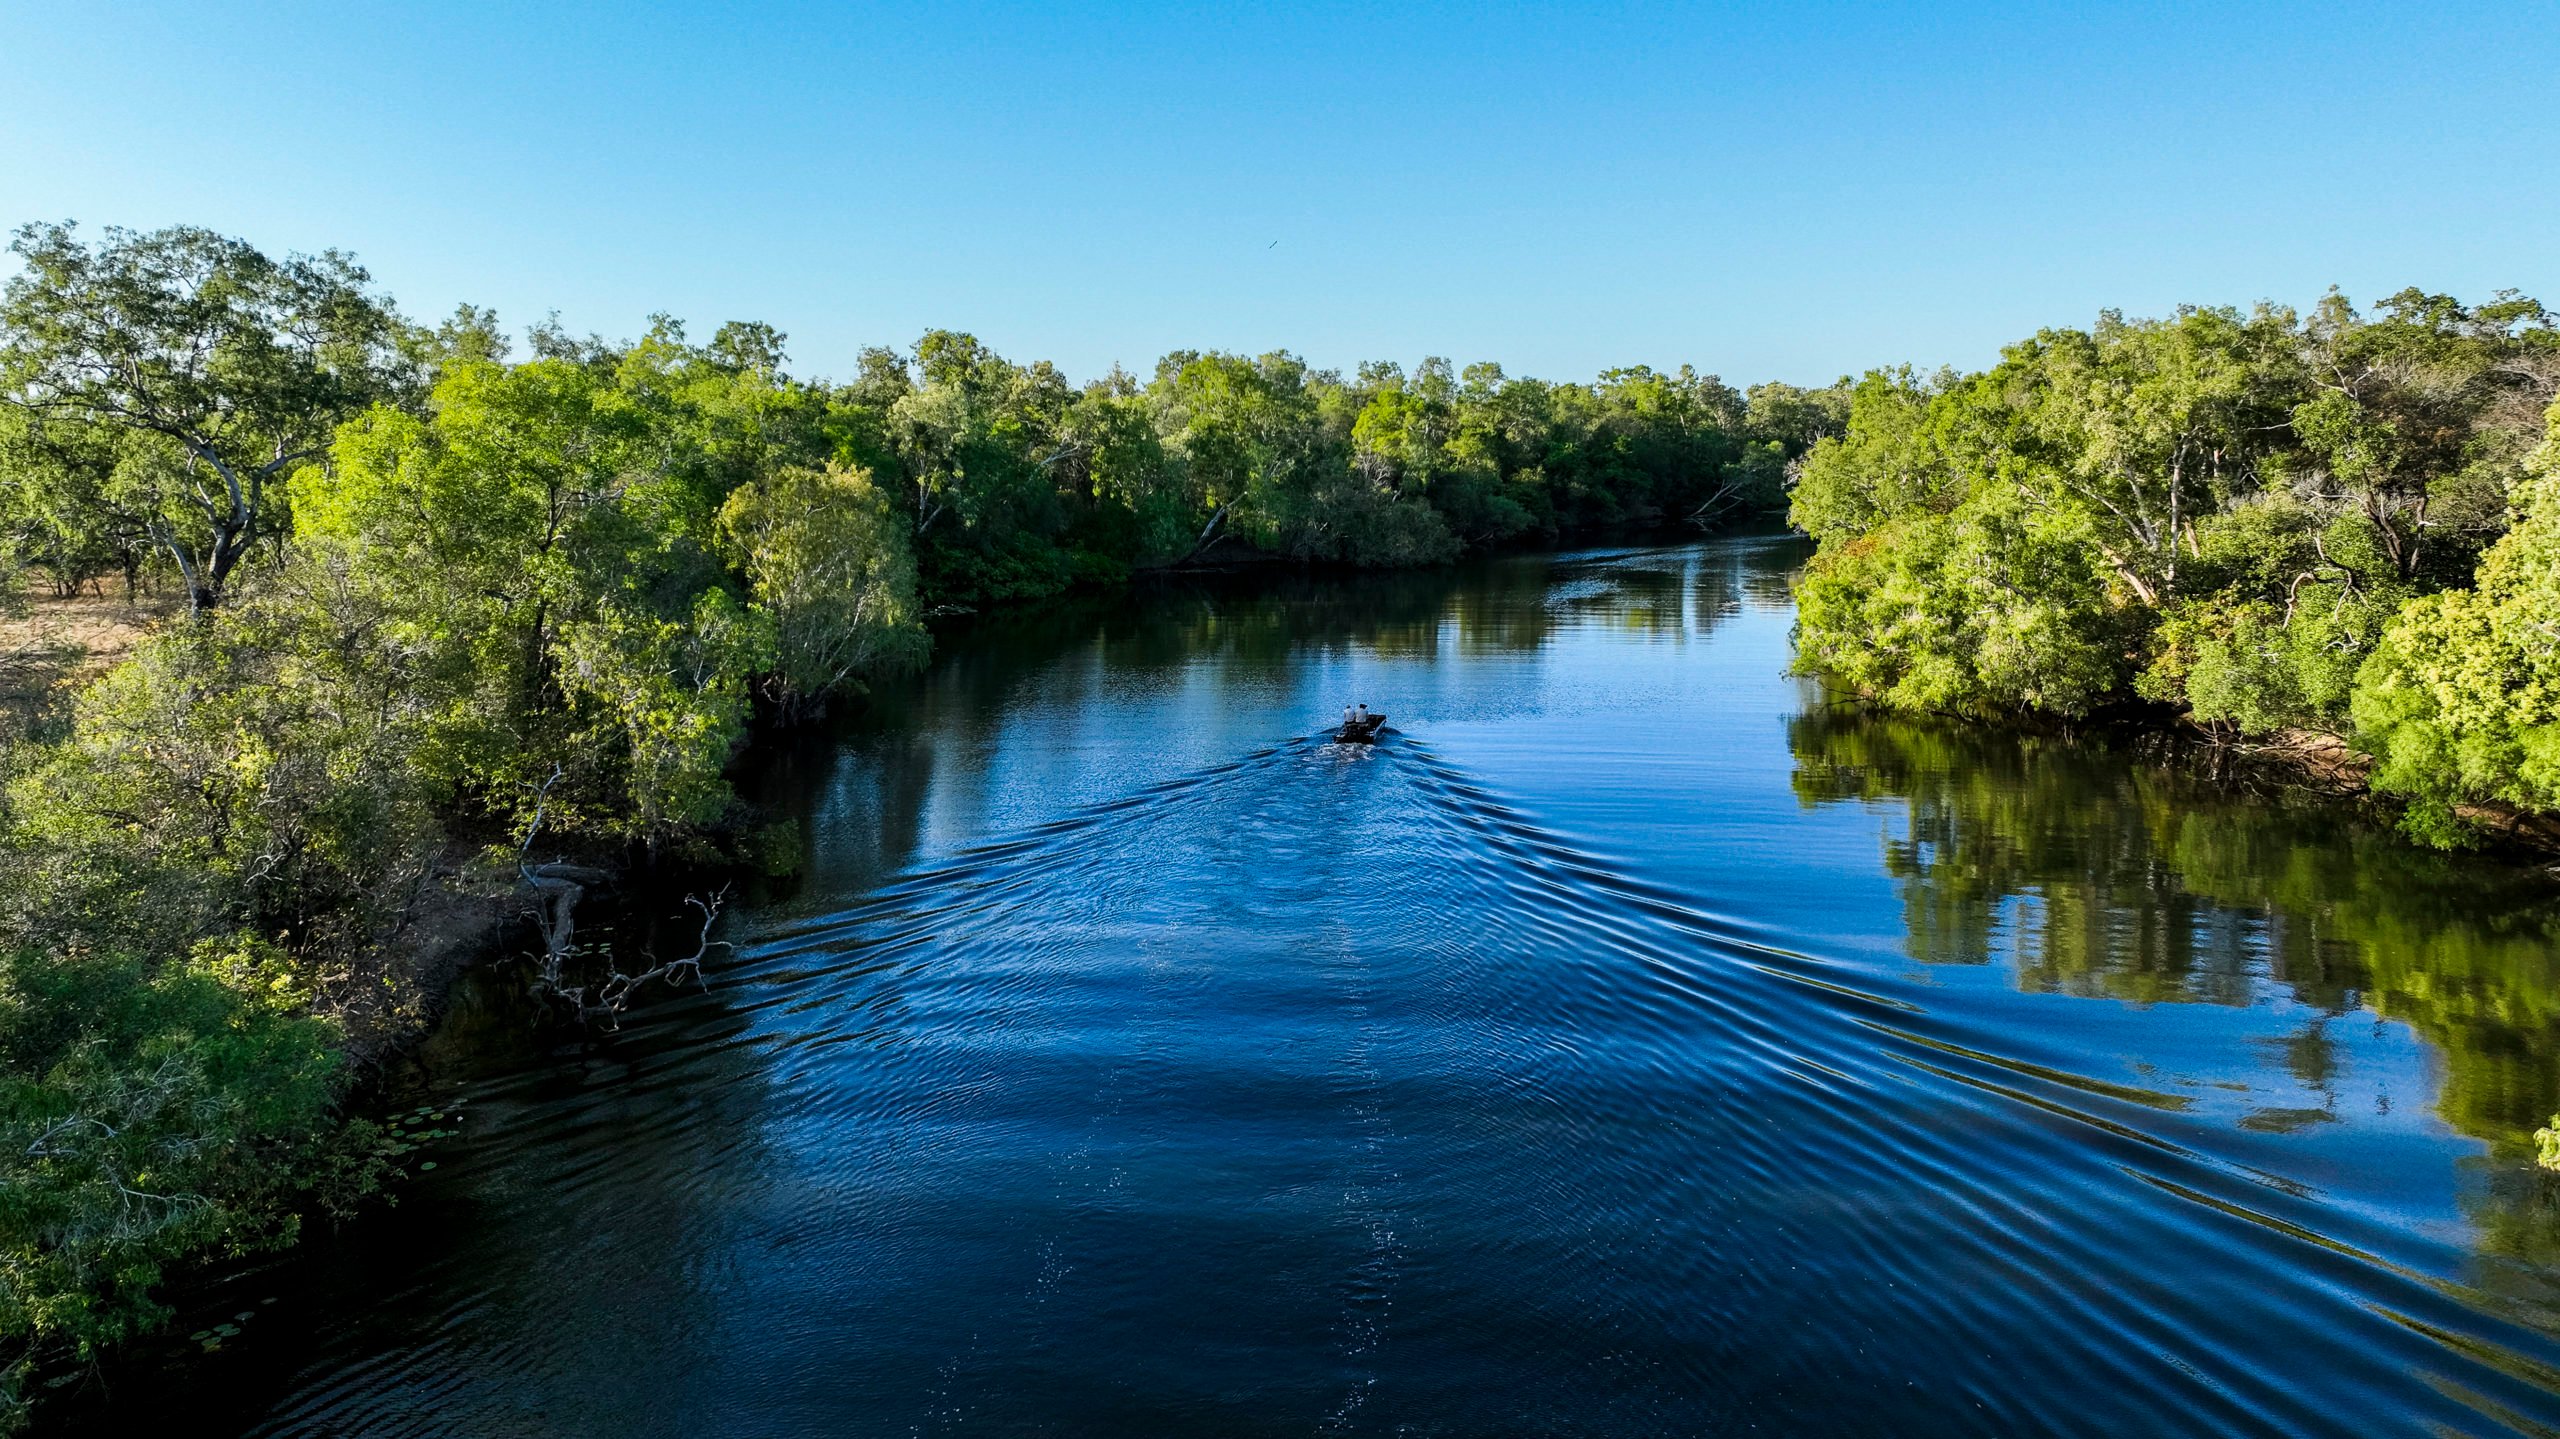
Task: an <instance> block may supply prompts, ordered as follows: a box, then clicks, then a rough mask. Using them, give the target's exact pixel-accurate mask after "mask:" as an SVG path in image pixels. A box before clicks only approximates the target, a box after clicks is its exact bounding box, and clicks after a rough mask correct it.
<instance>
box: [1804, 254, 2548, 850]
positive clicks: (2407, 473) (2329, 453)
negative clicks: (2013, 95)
mask: <svg viewBox="0 0 2560 1439" xmlns="http://www.w3.org/2000/svg"><path fill="white" fill-rule="evenodd" d="M2556 393H2560V330H2555V328H2554V317H2553V316H2552V314H2551V313H2550V312H2549V311H2547V310H2545V309H2544V308H2543V307H2542V306H2541V305H2540V304H2538V303H2536V302H2535V301H2533V300H2530V299H2525V298H2523V297H2521V296H2517V295H2513V294H2504V295H2500V296H2499V297H2497V298H2495V299H2493V300H2491V301H2490V302H2488V303H2485V304H2480V305H2466V304H2463V303H2461V302H2459V301H2457V300H2455V299H2453V298H2451V297H2448V296H2444V295H2434V294H2428V293H2425V292H2423V291H2419V290H2414V289H2412V290H2405V291H2402V292H2401V293H2399V294H2396V295H2393V296H2391V297H2390V298H2388V299H2386V300H2384V301H2383V302H2382V303H2381V304H2379V305H2377V306H2376V307H2374V309H2373V311H2372V312H2371V313H2370V314H2367V313H2362V312H2359V311H2358V310H2356V309H2355V308H2354V307H2353V306H2352V305H2350V304H2349V302H2348V301H2347V300H2346V299H2345V298H2344V297H2342V296H2339V295H2337V294H2334V293H2333V294H2331V295H2330V296H2328V297H2327V298H2326V299H2324V300H2322V301H2321V302H2320V303H2319V304H2318V305H2316V306H2314V307H2313V308H2312V309H2311V310H2310V311H2309V312H2308V313H2299V312H2296V311H2294V310H2291V309H2287V308H2284V307H2280V306H2275V305H2261V306H2259V307H2257V308H2255V309H2254V310H2250V311H2246V312H2244V311H2241V310H2237V309H2229V308H2206V307H2189V308H2185V309H2181V310H2179V311H2178V312H2177V313H2176V314H2175V315H2174V316H2172V317H2170V318H2167V319H2162V320H2126V319H2124V318H2123V317H2122V316H2120V315H2117V314H2114V313H2109V314H2106V315H2103V316H2101V317H2100V319H2099V321H2098V323H2097V324H2096V325H2095V326H2093V327H2092V328H2090V329H2088V330H2076V329H2052V330H2045V331H2042V332H2040V333H2038V334H2037V335H2036V336H2034V337H2033V338H2032V339H2028V340H2024V341H2021V342H2019V343H2018V344H2015V345H2012V346H2010V347H2009V348H2008V349H2007V350H2005V351H2004V352H2003V353H2002V356H2001V359H2000V362H1999V363H1998V364H1997V365H1994V366H1992V367H1991V368H1990V369H1987V370H1985V371H1982V372H1981V373H1978V374H1957V373H1954V372H1947V371H1942V372H1940V373H1938V374H1935V375H1928V376H1923V375H1919V374H1915V373H1914V372H1912V371H1911V370H1910V369H1908V368H1903V369H1890V370H1876V371H1872V372H1870V373H1868V374H1867V375H1866V376H1865V377H1864V378H1862V379H1861V380H1859V381H1858V382H1857V384H1856V385H1855V387H1854V389H1853V391H1852V393H1851V396H1850V400H1849V413H1848V422H1847V427H1846V429H1845V431H1844V432H1843V433H1841V434H1839V435H1836V436H1824V437H1821V438H1820V439H1819V440H1818V441H1817V442H1816V443H1814V444H1813V445H1811V446H1810V448H1809V450H1808V452H1807V454H1806V455H1805V457H1804V459H1803V460H1802V462H1801V464H1800V465H1799V467H1798V473H1797V476H1796V483H1795V485H1794V487H1793V490H1792V493H1791V497H1790V506H1791V507H1790V513H1791V515H1792V516H1793V519H1794V521H1795V523H1796V525H1797V526H1798V527H1800V528H1801V529H1803V530H1804V531H1806V532H1807V533H1808V534H1810V535H1812V536H1813V537H1814V539H1815V540H1816V541H1817V542H1818V551H1817V553H1816V555H1815V557H1814V559H1813V561H1812V563H1811V565H1810V567H1809V569H1808V570H1807V572H1806V575H1805V577H1804V579H1803V581H1802V583H1801V586H1800V590H1799V600H1800V606H1801V607H1800V611H1799V614H1800V626H1799V631H1798V653H1799V662H1800V663H1801V664H1802V665H1803V666H1804V667H1805V668H1807V669H1809V670H1811V671H1813V672H1816V673H1819V674H1822V675H1824V676H1827V677H1829V678H1830V679H1831V680H1832V681H1833V682H1835V683H1837V684H1839V685H1841V686H1843V687H1845V688H1847V689H1849V690H1852V691H1854V692H1855V693H1857V694H1859V695H1861V696H1864V697H1866V698H1868V699H1870V700H1872V701H1874V702H1877V703H1879V704H1881V705H1882V706H1884V707H1885V708H1887V709H1890V710H1898V711H1903V712H1933V713H1941V714H1952V715H1972V716H1984V715H2006V716H2035V715H2040V716H2051V717H2061V718H2064V719H2080V718H2085V717H2088V716H2091V715H2095V714H2099V713H2102V712H2105V711H2109V710H2114V709H2123V708H2127V707H2135V706H2149V707H2156V708H2162V709H2166V710H2169V711H2172V712H2175V713H2176V714H2179V715H2181V716H2183V717H2185V718H2187V719H2189V720H2192V721H2193V722H2195V723H2196V724H2199V725H2202V726H2205V727H2207V728H2208V729H2211V730H2214V731H2216V732H2218V733H2221V734H2224V735H2227V736H2231V737H2234V738H2243V739H2246V738H2263V737H2268V736H2299V735H2302V734H2306V733H2307V734H2311V735H2321V736H2330V737H2334V738H2336V739H2338V740H2343V741H2345V742H2346V743H2348V744H2349V745H2352V746H2354V747H2355V748H2356V749H2357V750H2359V751H2360V752H2361V754H2362V755H2363V756H2364V757H2365V758H2366V759H2367V760H2369V762H2370V764H2371V782H2372V783H2373V785H2374V786H2375V787H2376V788H2378V789H2380V790H2382V791H2384V792H2387V793H2390V794H2393V795H2396V796H2398V797H2400V798H2401V799H2402V800H2405V801H2406V806H2407V807H2406V810H2405V818H2404V827H2405V828H2406V829H2407V830H2408V831H2409V832H2410V833H2411V834H2412V835H2413V836H2415V837H2417V838H2419V839H2421V840H2424V841H2427V842H2430V843H2434V844H2439V845H2461V844H2465V843H2468V842H2470V841H2471V840H2472V839H2474V838H2476V836H2477V834H2478V831H2479V825H2478V823H2477V822H2478V821H2479V820H2480V819H2482V818H2483V817H2484V816H2497V815H2500V814H2504V815H2508V816H2512V815H2515V814H2517V813H2521V814H2523V815H2526V816H2528V817H2530V816H2536V815H2539V816H2546V817H2547V816H2550V815H2552V814H2554V813H2555V812H2560V410H2554V409H2553V408H2552V406H2553V401H2554V398H2555V394H2556Z"/></svg>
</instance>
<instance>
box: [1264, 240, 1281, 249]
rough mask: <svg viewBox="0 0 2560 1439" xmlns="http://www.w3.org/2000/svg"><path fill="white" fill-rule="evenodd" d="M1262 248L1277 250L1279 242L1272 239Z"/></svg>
mask: <svg viewBox="0 0 2560 1439" xmlns="http://www.w3.org/2000/svg"><path fill="white" fill-rule="evenodd" d="M1263 248H1264V249H1267V250H1277V249H1279V248H1280V242H1279V241H1277V240H1274V241H1272V242H1271V243H1270V244H1268V245H1266V246H1264V247H1263Z"/></svg>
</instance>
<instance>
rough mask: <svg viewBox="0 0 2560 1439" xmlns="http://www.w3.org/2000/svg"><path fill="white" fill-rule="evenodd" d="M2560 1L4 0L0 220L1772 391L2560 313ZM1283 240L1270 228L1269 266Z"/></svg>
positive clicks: (626, 321)
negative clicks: (2012, 353)
mask: <svg viewBox="0 0 2560 1439" xmlns="http://www.w3.org/2000/svg"><path fill="white" fill-rule="evenodd" d="M2555 77H2560V5H2552V4H2548V3H2523V4H2512V3H2511V4H2503V5H2469V4H2461V3H2428V4H2400V5H2390V6H2367V5H2356V4H2329V5H2321V6H2290V5H2250V4H2244V3H2225V4H2217V5H2152V6H2142V7H2133V6H2095V5H2091V6H2067V7H2066V6H2049V7H2048V6H2036V7H2027V6H2007V5H1994V4H1975V5H1968V6H1964V7H1961V8H1952V7H1951V8H1948V9H1944V10H1942V9H1939V8H1937V7H1921V6H1882V5H1872V6H1848V5H1838V6H1830V5H1781V4H1762V5H1735V6H1720V7H1705V6H1699V7H1672V6H1591V5H1573V6H1561V5H1559V6H1546V7H1521V8H1502V9H1500V10H1498V11H1496V10H1495V9H1494V7H1473V6H1464V7H1462V6H1449V7H1426V6H1376V7H1369V6H1323V7H1316V6H1295V7H1273V6H1252V5H1238V4H1228V5H1203V6H1196V7H1169V6H1141V5H1121V6H1113V7H1109V8H1103V7H1094V8H1081V7H1079V8H1069V7H1063V6H1020V5H985V6H976V7H970V8H967V9H960V8H956V7H955V8H950V9H939V8H937V9H936V10H934V11H932V12H931V13H925V12H922V11H920V10H917V9H913V8H903V7H902V8H896V9H890V8H882V9H876V10H874V9H869V8H865V7H861V6H854V5H780V4H777V5H765V6H745V5H738V6H721V7H715V6H707V5H705V6H681V7H680V6H667V5H648V4H637V3H624V4H612V5H601V4H600V5H522V4H485V5H483V4H466V3H451V4H440V5H421V6H398V7H394V6H389V5H370V4H350V3H340V4H330V5H316V4H315V5H287V4H251V3H241V4H233V5H224V6H209V5H202V4H183V5H181V4H169V5H147V4H123V5H107V4H100V5H94V6H92V5H80V6H70V5H37V4H32V3H26V0H15V3H6V4H0V95H6V96H7V97H8V98H7V99H6V100H5V101H0V219H5V220H6V221H7V222H8V223H11V224H15V223H18V222H20V221H23V220H28V219H37V218H44V219H60V218H77V219H79V220H80V221H82V222H83V224H84V225H88V226H97V225H104V224H124V225H130V226H137V227H149V226H157V225H163V224H169V223H174V222H181V221H183V222H190V223H196V224H203V225H209V226H212V227H215V228H217V229H221V230H224V231H227V232H230V233H234V234H238V235H242V236H245V237H247V238H249V239H251V240H253V241H255V242H257V243H259V244H260V245H262V246H265V247H267V248H270V249H274V250H283V249H315V248H320V247H324V246H331V245H335V246H338V247H341V248H345V249H350V250H353V251H354V252H356V254H357V255H358V256H359V257H360V258H361V259H363V260H364V261H365V262H366V263H367V264H368V265H369V266H370V267H371V268H372V270H373V272H374V274H375V275H376V277H377V278H378V279H379V280H380V281H381V282H382V283H383V285H384V286H385V287H387V288H388V289H389V290H390V291H391V292H392V293H393V294H395V295H396V296H397V297H398V298H399V300H400V301H401V303H402V305H403V307H404V308H405V309H406V310H408V311H409V312H410V313H411V314H413V315H419V316H428V315H434V314H438V313H441V312H444V311H447V310H449V309H450V308H451V307H452V306H453V304H454V303H456V302H457V301H461V300H471V301H475V302H478V303H482V304H487V305H492V306H495V307H496V308H497V309H498V310H499V312H500V314H501V315H502V317H504V318H505V319H506V320H507V321H509V322H510V323H511V324H515V325H521V324H522V323H524V322H526V321H529V320H532V319H535V318H538V317H539V316H540V315H542V314H543V313H544V312H546V311H549V310H554V309H556V310H558V311H559V312H560V314H561V317H562V319H563V321H564V322H565V323H567V324H568V325H569V326H570V327H571V328H573V329H577V330H598V331H602V332H604V333H606V334H609V335H630V334H632V333H635V332H636V331H637V330H638V329H639V328H640V327H641V325H642V324H643V320H644V317H645V316H646V315H647V314H648V313H649V312H651V311H653V310H667V311H670V312H672V313H674V314H676V315H678V316H680V317H683V318H685V319H686V320H688V321H689V322H691V323H692V324H693V325H694V326H695V330H696V333H698V334H707V333H708V332H709V329H710V327H712V326H714V325H716V324H717V323H719V322H720V321H722V320H724V319H737V318H755V319H765V320H769V321H771V322H773V323H774V324H776V325H779V326H780V327H781V328H783V329H784V330H785V331H787V332H789V334H790V335H791V350H792V353H793V355H794V357H795V361H796V363H795V366H794V368H795V369H796V370H799V371H801V372H803V373H819V374H841V373H845V372H848V371H850V369H851V368H852V359H853V355H854V353H855V351H856V350H857V349H858V348H859V347H860V346H862V345H864V344H872V343H894V344H905V343H908V342H910V341H912V340H913V339H914V337H915V336H916V335H917V334H918V333H919V332H921V331H922V330H923V329H925V328H926V327H928V326H935V325H940V326H948V327H952V328H958V329H967V330H970V331H973V332H975V333H977V334H978V335H980V336H981V337H982V338H984V339H986V340H988V341H989V342H990V343H992V344H994V345H996V346H997V347H998V348H999V349H1000V350H1002V351H1004V352H1005V353H1007V354H1009V355H1012V356H1014V357H1016V358H1020V359H1031V358H1044V357H1045V358H1049V359H1054V360H1056V361H1057V362H1058V363H1060V364H1061V365H1063V366H1064V367H1066V369H1067V370H1068V371H1069V372H1070V373H1071V374H1074V375H1077V376H1079V377H1081V376H1087V375H1091V374H1093V373H1096V372H1098V371H1100V370H1102V369H1105V368H1107V367H1108V366H1109V365H1110V364H1111V363H1112V362H1114V361H1115V360H1116V361H1121V362H1124V363H1127V364H1128V365H1129V366H1130V367H1131V368H1133V369H1138V370H1141V371H1143V370H1144V369H1145V368H1146V367H1147V366H1149V365H1151V364H1152V362H1153V360H1154V359H1155V357H1156V356H1157V355H1159V354H1161V353H1162V352H1164V351H1165V350H1168V349H1172V348H1176V347H1192V348H1222V349H1237V350H1247V351H1259V350H1263V349H1269V348H1275V347H1281V348H1288V349H1292V350H1296V351H1298V352H1299V353H1301V354H1303V355H1305V356H1307V357H1308V358H1309V359H1310V360H1311V361H1313V362H1315V363H1317V364H1320V365H1335V366H1344V367H1348V366H1350V365H1352V364H1354V363H1356V362H1357V361H1359V360H1362V359H1369V358H1391V359H1399V360H1403V361H1406V362H1407V363H1410V362H1412V361H1413V360H1415V359H1417V358H1419V357H1421V356H1423V355H1426V354H1441V355H1448V356H1451V357H1453V358H1455V359H1457V360H1458V361H1459V362H1460V363H1465V362H1468V361H1472V360H1477V359H1493V360H1499V361H1501V362H1502V363H1503V364H1504V365H1505V366H1506V367H1507V368H1509V369H1510V371H1511V372H1512V373H1514V374H1539V375H1546V376H1551V377H1557V378H1573V377H1581V376H1587V375H1589V374H1591V373H1592V372H1594V371H1596V370H1598V369H1599V368H1601V367H1604V366H1607V365H1613V364H1634V363H1644V364H1652V365H1657V366H1668V365H1676V364H1679V363H1682V362H1684V361H1685V362H1690V363H1694V364H1697V365H1698V366H1700V367H1701V368H1703V369H1709V370H1714V371H1717V372H1719V373H1721V374H1723V375H1725V376H1726V377H1727V378H1728V379H1732V380H1734V381H1736V382H1741V383H1748V382H1750V381H1755V380H1759V379H1767V378H1788V379H1796V380H1806V381H1819V380H1824V379H1828V378H1829V377H1831V376H1833V375H1836V374H1839V373H1842V372H1844V371H1851V370H1857V369H1863V368H1865V367H1867V366H1869V365H1873V364H1879V363H1889V362H1894V361H1902V360H1909V361H1914V362H1918V363H1922V364H1936V363H1940V362H1947V363H1954V364H1957V365H1964V366H1972V365H1979V364H1982V363H1984V362H1986V361H1988V360H1989V359H1991V358H1992V357H1994V356H1995V355H1996V353H1997V351H1998V347H1999V346H2000V344H2001V343H2002V342H2004V341H2006V340H2009V339H2013V338H2016V337H2018V336H2020V335H2023V334H2027V333H2030V332H2032V331H2033V330H2034V329H2036V328H2037V327H2038V326H2041V325H2048V324H2085V323H2087V322H2088V321H2089V319H2090V318H2091V317H2092V316H2093V315H2094V314H2095V313H2096V312H2097V311H2098V310H2099V309H2100V308H2101V307H2105V306H2115V307H2119V308H2122V309H2125V310H2127V311H2130V312H2133V313H2137V314H2140V313H2157V312H2161V311H2164V310H2166V309H2168V308H2169V307H2171V306H2173V305H2175V304H2177V303H2178V302H2180V301H2203V302H2213V303H2222V302H2231V303H2243V304H2245V303H2247V302H2249V301H2252V300H2256V299H2260V298H2274V299H2278V300H2283V301H2287V302H2292V303H2308V302H2310V301H2311V300H2312V299H2314V298H2316V297H2317V296H2318V295H2319V294H2320V293H2321V292H2322V291H2323V290H2325V289H2326V288H2327V287H2328V286H2329V285H2331V284H2333V283H2334V284H2337V285H2339V286H2341V287H2343V288H2344V289H2345V290H2346V291H2347V292H2348V293H2349V294H2350V295H2351V296H2353V297H2355V298H2357V299H2359V300H2369V299H2371V298H2373V297H2376V296H2378V295H2380V294H2383V293H2387V292H2389V291H2391V290H2394V289H2397V288H2399V287H2401V286H2403V285H2406V284H2420V285H2424V286H2426V287H2428V288H2430V289H2437V290H2447V291H2451V292H2453V293H2455V294H2458V295H2462V296H2465V297H2466V298H2481V297H2486V296H2487V295H2488V294H2489V293H2490V292H2491V291H2493V290H2495V289H2497V288H2500V287H2510V286H2511V287H2515V288H2520V289H2523V290H2525V291H2526V292H2527V293H2532V294H2536V295H2539V296H2541V297H2542V298H2545V299H2547V300H2551V301H2553V302H2554V303H2555V304H2560V87H2555ZM1275 242H1276V244H1275Z"/></svg>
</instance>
